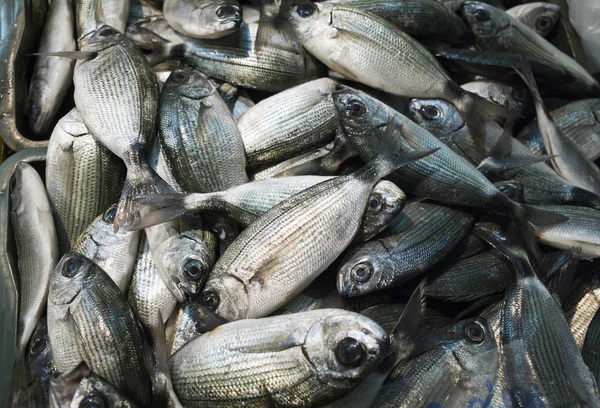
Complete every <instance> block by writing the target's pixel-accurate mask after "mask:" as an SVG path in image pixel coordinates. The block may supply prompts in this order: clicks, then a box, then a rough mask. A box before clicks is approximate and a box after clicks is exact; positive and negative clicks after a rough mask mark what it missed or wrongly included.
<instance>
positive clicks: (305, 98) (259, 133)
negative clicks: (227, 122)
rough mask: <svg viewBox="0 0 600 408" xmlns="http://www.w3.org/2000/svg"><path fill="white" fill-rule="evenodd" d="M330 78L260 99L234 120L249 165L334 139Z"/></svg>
mask: <svg viewBox="0 0 600 408" xmlns="http://www.w3.org/2000/svg"><path fill="white" fill-rule="evenodd" d="M336 84H337V83H336V82H335V81H334V80H332V79H329V78H320V79H316V80H314V81H310V82H307V83H304V84H302V85H297V86H295V87H292V88H289V89H287V90H285V91H282V92H279V93H277V94H275V95H273V96H271V97H269V98H266V99H263V100H262V101H260V102H258V103H257V104H256V105H254V106H253V107H251V108H250V109H248V111H247V112H246V113H244V114H243V115H242V116H240V118H239V119H238V121H237V125H238V127H239V129H240V134H241V135H242V139H243V140H244V147H245V150H246V157H247V160H248V165H249V166H256V165H261V164H269V163H273V162H280V161H282V160H285V159H289V158H291V157H293V156H296V155H298V154H301V153H306V152H307V151H308V150H310V149H313V148H316V147H319V146H324V145H326V144H327V143H329V142H331V141H333V136H334V134H335V130H336V128H337V126H338V121H337V115H336V113H335V106H334V105H333V101H332V99H331V93H332V92H333V91H334V89H335V86H336Z"/></svg>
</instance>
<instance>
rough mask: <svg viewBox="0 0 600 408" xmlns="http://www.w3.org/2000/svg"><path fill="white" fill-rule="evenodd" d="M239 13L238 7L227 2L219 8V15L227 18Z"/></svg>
mask: <svg viewBox="0 0 600 408" xmlns="http://www.w3.org/2000/svg"><path fill="white" fill-rule="evenodd" d="M236 13H238V8H237V7H236V6H234V5H232V4H225V5H223V6H220V7H218V8H217V17H219V18H226V17H229V16H232V15H234V14H236Z"/></svg>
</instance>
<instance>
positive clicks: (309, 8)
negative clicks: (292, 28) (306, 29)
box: [296, 3, 317, 18]
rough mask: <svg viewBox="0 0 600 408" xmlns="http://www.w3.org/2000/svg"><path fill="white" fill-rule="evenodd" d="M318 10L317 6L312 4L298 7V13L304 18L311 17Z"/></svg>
mask: <svg viewBox="0 0 600 408" xmlns="http://www.w3.org/2000/svg"><path fill="white" fill-rule="evenodd" d="M316 10H317V6H315V5H314V4H312V3H306V4H300V5H299V6H297V7H296V13H298V15H299V16H300V17H302V18H306V17H310V16H312V15H313V14H314V12H315V11H316Z"/></svg>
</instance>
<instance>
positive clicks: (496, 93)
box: [461, 81, 530, 114]
mask: <svg viewBox="0 0 600 408" xmlns="http://www.w3.org/2000/svg"><path fill="white" fill-rule="evenodd" d="M461 87H462V88H463V89H465V90H467V91H469V92H472V93H474V94H477V95H479V96H481V97H482V98H485V99H487V100H488V101H491V102H495V103H497V104H498V105H502V106H505V107H507V108H508V109H510V110H514V111H517V112H519V113H521V114H523V113H524V112H525V110H527V108H528V107H529V104H530V98H529V93H528V92H527V91H526V90H525V88H523V87H520V86H511V85H506V84H502V83H499V82H494V81H474V82H469V83H466V84H463V85H461Z"/></svg>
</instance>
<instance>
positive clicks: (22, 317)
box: [10, 162, 58, 355]
mask: <svg viewBox="0 0 600 408" xmlns="http://www.w3.org/2000/svg"><path fill="white" fill-rule="evenodd" d="M13 183H14V184H13V187H12V188H11V193H10V203H11V219H12V230H13V232H14V237H15V242H16V246H17V265H18V271H19V281H20V288H19V289H20V290H19V293H20V296H19V298H20V299H19V320H18V327H17V336H18V337H17V338H18V340H17V347H18V351H19V354H20V355H22V354H23V353H24V352H25V349H26V347H27V343H28V342H29V338H30V337H31V335H32V333H33V331H34V330H35V327H36V325H37V323H38V321H39V320H40V318H41V317H42V315H43V314H44V310H45V309H46V299H47V297H48V289H49V287H50V276H51V274H52V270H53V269H54V266H55V265H56V263H57V262H58V239H57V237H56V229H55V228H54V220H53V219H52V210H51V207H50V202H49V201H48V196H47V195H46V189H45V188H44V183H43V181H42V179H41V178H40V176H39V174H38V173H37V171H35V169H34V168H33V167H31V166H30V165H29V164H27V163H25V162H20V163H19V164H18V165H17V168H16V169H15V172H14V174H13Z"/></svg>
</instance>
